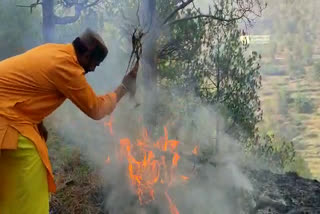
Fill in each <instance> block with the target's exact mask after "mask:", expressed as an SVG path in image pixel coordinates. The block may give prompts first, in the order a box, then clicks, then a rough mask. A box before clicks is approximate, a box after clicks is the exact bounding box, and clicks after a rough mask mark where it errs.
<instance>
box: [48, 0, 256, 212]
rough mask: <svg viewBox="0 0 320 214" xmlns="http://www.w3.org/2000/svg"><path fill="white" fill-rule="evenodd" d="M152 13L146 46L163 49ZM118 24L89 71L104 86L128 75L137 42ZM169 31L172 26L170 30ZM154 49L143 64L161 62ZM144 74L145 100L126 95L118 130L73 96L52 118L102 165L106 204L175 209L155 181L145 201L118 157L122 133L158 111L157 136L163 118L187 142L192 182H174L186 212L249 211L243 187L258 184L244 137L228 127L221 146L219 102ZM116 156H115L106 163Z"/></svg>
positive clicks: (141, 93) (133, 134) (185, 167)
mask: <svg viewBox="0 0 320 214" xmlns="http://www.w3.org/2000/svg"><path fill="white" fill-rule="evenodd" d="M142 2H148V1H142ZM146 8H149V9H150V8H152V7H150V5H142V9H141V11H147V12H148V13H150V11H149V10H146ZM141 17H145V18H144V19H143V18H142V19H143V20H146V17H150V15H148V14H142V15H141ZM135 18H136V17H132V19H135ZM152 20H153V21H152V23H150V22H146V21H143V23H144V24H145V25H146V26H147V25H149V24H151V25H150V26H151V31H150V34H149V35H148V38H147V39H146V41H147V42H145V43H144V53H145V54H146V53H147V54H149V53H150V52H151V51H155V49H154V47H151V46H150V44H154V39H156V38H157V36H158V35H159V33H160V30H159V29H158V28H157V27H158V26H159V25H158V23H161V22H160V21H157V20H156V17H155V16H154V17H153V18H152ZM117 24H118V23H114V25H112V24H110V25H109V24H108V25H107V26H105V27H104V30H103V31H102V32H101V33H102V36H103V37H104V39H105V41H106V43H107V44H108V47H109V53H110V54H109V55H108V57H107V59H106V61H105V62H104V63H103V64H102V65H101V66H100V67H99V68H98V69H97V71H96V72H95V73H93V74H90V75H88V81H89V83H90V84H91V85H92V87H93V88H94V90H95V91H96V92H97V93H98V94H103V93H104V92H106V91H112V90H113V89H114V88H115V87H116V86H117V85H118V84H119V83H120V82H121V79H122V77H123V76H124V72H125V70H126V66H127V62H128V60H129V53H130V51H124V50H131V47H130V42H128V40H127V39H126V37H128V35H121V33H120V31H119V30H118V29H117V28H116V27H115V26H117ZM156 29H157V30H156ZM132 32H133V29H132ZM161 33H167V32H165V30H164V31H161ZM119 47H121V48H119ZM147 57H148V56H146V55H144V59H143V61H142V68H141V70H142V71H143V72H148V71H150V70H152V69H154V68H152V65H150V64H148V60H147V59H146V58H147ZM137 81H138V85H139V88H138V91H137V95H136V99H137V100H138V101H139V102H141V105H140V106H139V107H135V102H134V101H133V99H131V98H129V97H124V98H123V99H122V100H121V101H120V103H119V104H118V106H117V108H116V109H115V111H114V112H113V114H112V121H113V123H112V133H113V134H111V133H110V129H109V128H110V127H108V126H106V125H105V124H106V123H108V122H109V121H110V117H107V118H105V119H104V120H102V121H93V120H91V119H88V118H87V117H86V116H85V115H84V114H83V113H82V112H80V110H78V109H76V107H75V106H73V105H72V104H71V103H70V102H67V103H66V104H65V105H63V106H62V107H61V108H60V109H59V110H57V111H56V112H55V114H53V115H52V116H51V117H50V118H49V119H48V120H47V122H48V123H50V124H51V126H53V127H54V128H55V130H57V131H58V133H59V135H61V136H63V138H64V141H65V143H70V144H72V145H74V146H76V147H79V148H81V150H82V151H83V154H85V155H86V157H88V159H89V160H90V161H92V162H93V163H95V166H98V167H99V168H101V169H102V171H103V173H102V175H101V176H102V177H103V179H104V180H105V184H106V191H105V192H106V198H105V208H106V210H108V212H109V213H110V214H115V213H131V214H132V213H163V214H165V213H169V205H168V200H167V199H166V196H165V194H164V190H163V189H161V187H155V200H154V201H153V202H151V203H149V204H147V205H144V206H142V205H140V203H139V200H138V198H137V196H136V194H135V192H134V189H133V188H132V186H131V184H130V181H129V179H128V175H127V163H126V162H120V161H118V152H119V139H120V138H130V140H131V141H134V140H135V139H137V138H138V137H139V135H140V134H141V131H142V129H143V127H144V126H145V123H144V121H148V120H149V119H154V118H155V117H156V118H157V120H156V121H157V125H156V126H155V127H153V128H152V129H151V128H150V127H146V128H147V129H149V131H150V130H151V132H149V134H150V137H151V138H153V139H158V137H159V136H163V135H164V130H163V126H164V125H168V124H169V125H168V126H167V127H168V135H169V138H170V139H176V140H179V142H180V144H179V147H178V152H179V155H180V156H181V158H180V159H179V164H178V169H177V171H178V173H179V174H181V175H184V176H188V177H189V180H188V181H186V182H183V181H179V180H178V181H176V182H174V183H173V184H172V186H171V187H170V189H169V190H168V193H169V194H170V196H171V198H172V200H173V202H174V203H175V204H176V206H177V208H178V210H179V211H180V213H181V214H189V213H190V214H192V213H203V214H206V213H208V214H209V213H210V214H211V213H224V214H234V213H241V210H243V209H244V208H243V206H244V205H243V203H242V201H241V198H242V196H243V192H250V191H252V186H251V184H250V182H249V180H248V179H247V178H246V176H245V175H244V174H243V173H242V171H241V169H240V167H239V163H241V160H242V157H243V155H242V153H241V149H240V147H239V145H238V143H237V142H236V140H234V139H232V138H231V137H229V136H228V135H226V134H224V133H220V135H219V142H220V144H221V145H220V151H219V153H218V154H216V153H215V152H216V151H215V142H216V139H215V137H216V133H215V130H216V121H217V119H218V118H219V117H221V116H220V115H219V114H217V113H216V112H215V110H214V107H212V106H204V105H201V102H200V101H199V100H198V99H197V98H196V97H195V96H186V97H183V96H180V94H183V93H182V92H179V91H177V89H158V90H157V91H155V90H148V89H149V88H148V87H146V85H144V84H145V82H144V81H143V77H142V73H140V74H139V76H138V80H137ZM151 84H155V83H152V82H151ZM145 89H147V90H145ZM177 94H178V95H177ZM190 102H192V103H193V105H191V103H190ZM190 106H191V108H190ZM219 121H223V119H222V118H220V120H219ZM220 126H221V127H222V126H223V124H221V125H220ZM195 146H198V147H199V155H198V156H197V157H194V156H192V153H191V152H192V149H193V148H194V147H195ZM108 157H109V158H110V163H108V164H106V159H107V158H108ZM53 164H54V163H53Z"/></svg>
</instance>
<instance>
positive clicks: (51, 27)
mask: <svg viewBox="0 0 320 214" xmlns="http://www.w3.org/2000/svg"><path fill="white" fill-rule="evenodd" d="M99 2H100V0H93V1H90V0H82V1H81V0H59V1H58V2H57V3H55V1H54V0H36V2H34V3H32V4H30V5H17V6H18V7H26V8H30V12H31V13H32V10H33V9H34V8H36V7H37V6H41V7H42V33H43V40H44V42H53V41H54V40H55V26H56V25H65V24H70V23H74V22H76V21H77V20H78V19H79V18H80V16H81V13H82V11H84V10H85V9H87V8H90V7H94V6H96V5H98V4H99ZM56 5H62V6H63V7H65V8H71V7H74V10H75V13H74V15H73V16H63V17H61V16H57V15H56V14H55V12H54V9H55V6H56Z"/></svg>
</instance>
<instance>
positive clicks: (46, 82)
mask: <svg viewBox="0 0 320 214" xmlns="http://www.w3.org/2000/svg"><path fill="white" fill-rule="evenodd" d="M66 98H68V99H70V100H71V101H72V102H73V103H74V104H75V105H76V106H77V107H78V108H80V109H81V110H82V111H83V112H84V113H85V114H87V115H88V116H89V117H91V118H93V119H101V118H103V117H104V116H105V115H108V114H110V113H111V112H112V111H113V109H114V108H115V105H116V102H117V97H116V94H115V93H108V94H106V95H103V96H97V95H96V94H95V92H94V91H93V89H92V88H91V87H90V85H89V84H88V82H87V81H86V79H85V77H84V70H83V68H82V67H81V66H80V64H79V63H78V61H77V57H76V54H75V50H74V48H73V46H72V44H66V45H65V44H45V45H41V46H39V47H36V48H34V49H31V50H30V51H27V52H26V53H24V54H21V55H18V56H15V57H11V58H9V59H6V60H4V61H1V62H0V149H16V148H17V142H18V135H19V133H21V134H22V135H23V136H25V137H27V138H29V139H30V140H32V141H33V143H34V144H35V146H36V148H37V151H38V153H39V155H40V157H41V159H42V162H43V163H44V165H45V167H46V168H47V171H48V176H47V177H48V185H49V191H50V192H55V190H56V186H55V184H54V181H53V174H52V168H51V164H50V160H49V156H48V149H47V146H46V143H45V141H44V140H43V139H42V137H41V136H40V134H39V131H38V129H37V124H39V123H40V122H41V121H42V120H43V119H44V118H45V117H47V116H48V115H49V114H50V113H52V112H53V111H54V110H55V109H56V108H58V107H59V106H60V105H61V104H62V103H63V102H64V101H65V100H66Z"/></svg>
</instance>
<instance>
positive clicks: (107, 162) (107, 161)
mask: <svg viewBox="0 0 320 214" xmlns="http://www.w3.org/2000/svg"><path fill="white" fill-rule="evenodd" d="M105 162H106V164H109V163H110V157H109V156H108V157H107V159H106V161H105Z"/></svg>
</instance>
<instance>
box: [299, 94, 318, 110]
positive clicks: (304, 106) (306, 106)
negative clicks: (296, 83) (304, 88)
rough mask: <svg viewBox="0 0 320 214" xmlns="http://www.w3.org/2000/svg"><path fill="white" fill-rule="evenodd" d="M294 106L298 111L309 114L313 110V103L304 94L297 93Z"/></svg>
mask: <svg viewBox="0 0 320 214" xmlns="http://www.w3.org/2000/svg"><path fill="white" fill-rule="evenodd" d="M295 106H296V108H297V111H298V112H299V113H306V114H311V113H312V112H313V111H314V107H315V106H314V103H313V102H312V100H311V99H310V98H308V97H306V96H305V95H302V94H300V95H298V96H297V97H296V99H295Z"/></svg>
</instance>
